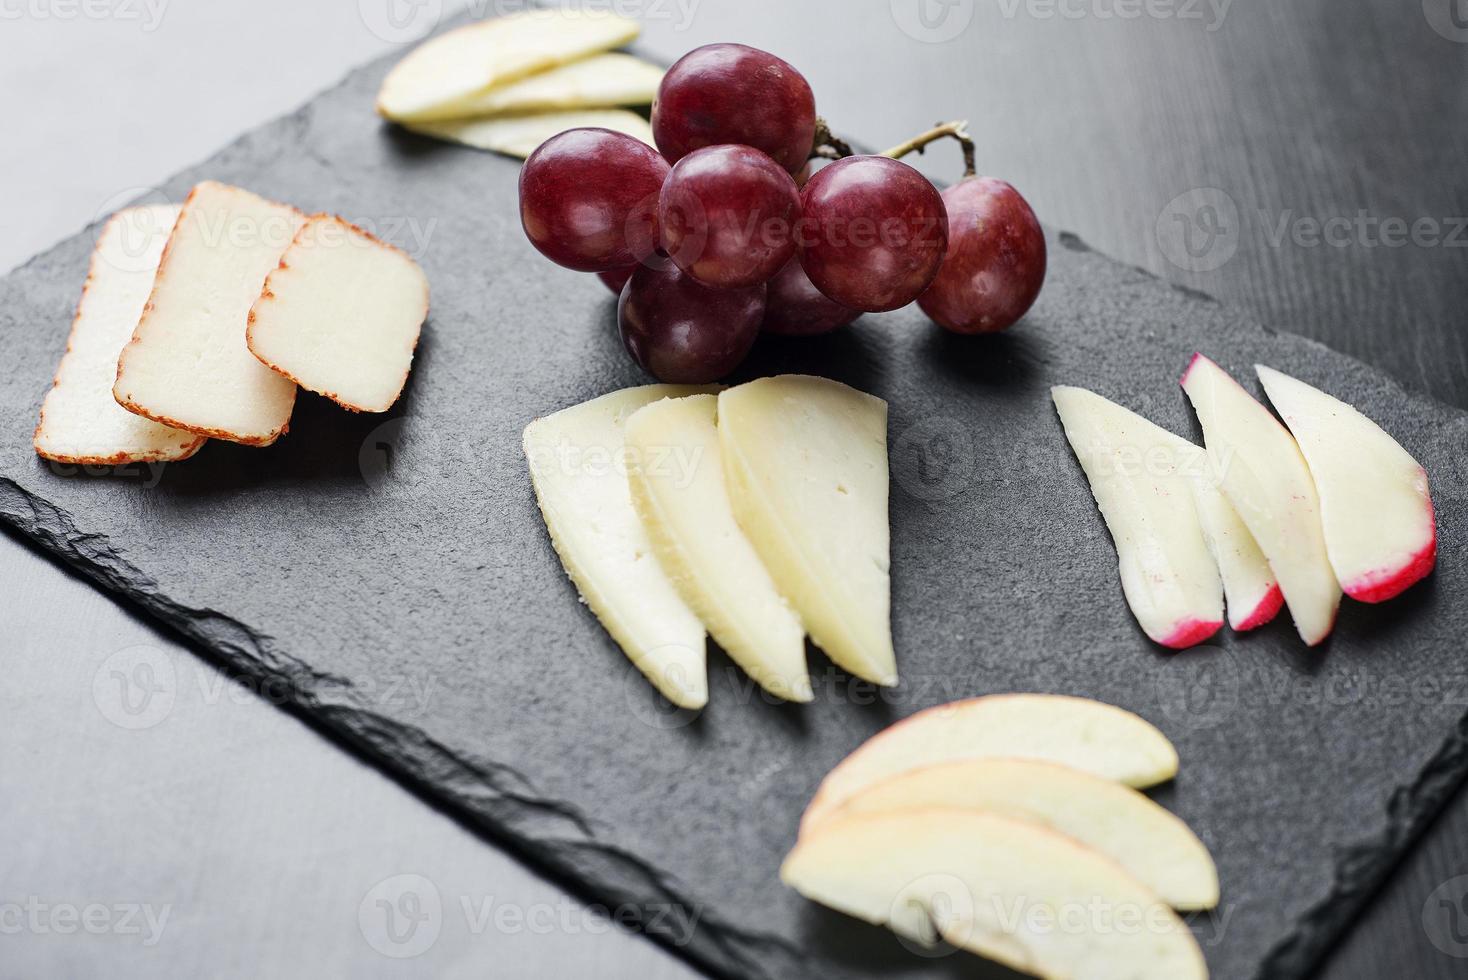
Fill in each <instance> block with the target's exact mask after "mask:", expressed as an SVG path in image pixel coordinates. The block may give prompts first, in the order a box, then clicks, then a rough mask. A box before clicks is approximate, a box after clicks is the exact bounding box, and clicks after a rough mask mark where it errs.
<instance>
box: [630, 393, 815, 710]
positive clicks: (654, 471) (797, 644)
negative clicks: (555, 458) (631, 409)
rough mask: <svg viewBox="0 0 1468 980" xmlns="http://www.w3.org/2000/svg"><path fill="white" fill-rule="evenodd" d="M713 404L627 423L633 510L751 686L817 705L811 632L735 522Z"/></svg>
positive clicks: (658, 411)
mask: <svg viewBox="0 0 1468 980" xmlns="http://www.w3.org/2000/svg"><path fill="white" fill-rule="evenodd" d="M717 404H718V399H717V398H716V397H715V396H714V395H690V396H688V397H687V398H676V399H668V400H665V401H660V402H655V403H653V404H651V405H648V406H647V407H646V408H642V409H639V410H638V411H637V412H636V413H634V414H633V416H632V417H631V418H630V419H628V420H627V433H626V435H627V449H628V454H627V461H628V473H627V475H628V479H629V480H630V482H631V488H632V501H633V503H634V504H635V505H636V507H637V512H638V514H640V515H641V517H642V524H643V527H644V528H646V529H647V532H648V536H649V537H650V538H651V540H652V545H653V550H654V551H655V552H656V553H657V556H658V560H659V561H660V562H661V563H662V566H663V571H664V572H666V573H667V575H668V577H669V578H670V579H672V581H673V585H674V586H675V587H676V588H677V589H678V593H679V594H680V595H681V596H682V597H683V599H684V601H685V602H687V603H688V606H689V608H691V609H692V610H693V611H694V612H695V613H696V614H697V615H698V618H699V619H701V620H702V621H703V624H704V625H705V626H706V627H708V631H709V633H710V634H711V635H712V636H713V638H714V639H715V640H717V641H718V643H719V645H720V646H722V647H723V648H724V649H725V650H726V651H728V653H729V656H730V657H732V658H733V659H734V661H735V663H737V664H739V666H740V667H742V668H743V669H744V671H745V673H747V674H749V676H750V677H752V678H754V680H755V681H756V682H757V683H758V684H759V685H760V686H761V687H763V688H764V689H765V690H767V691H769V692H770V693H771V694H774V695H776V696H777V697H781V698H785V699H786V700H789V701H809V700H810V699H811V686H810V677H809V675H808V674H807V673H806V666H805V630H804V629H803V628H802V627H801V625H800V620H799V619H797V618H796V616H795V613H794V612H793V611H792V610H791V609H790V607H789V605H787V604H786V602H785V599H784V598H783V597H782V596H781V595H780V593H779V591H778V590H777V589H776V588H775V583H774V581H773V580H772V579H771V578H770V573H769V572H768V571H767V570H766V569H765V566H764V565H763V563H761V562H760V559H759V556H758V555H757V554H756V553H755V550H754V546H753V545H751V544H750V543H749V539H748V538H747V537H745V535H744V532H743V531H741V530H740V529H739V525H738V524H737V523H735V520H734V510H733V506H732V505H731V504H730V503H729V493H728V490H727V488H726V485H725V482H724V468H723V463H722V460H721V459H720V455H719V452H720V451H719V430H718V425H717V421H716V417H717V416H716V412H717V409H716V406H717Z"/></svg>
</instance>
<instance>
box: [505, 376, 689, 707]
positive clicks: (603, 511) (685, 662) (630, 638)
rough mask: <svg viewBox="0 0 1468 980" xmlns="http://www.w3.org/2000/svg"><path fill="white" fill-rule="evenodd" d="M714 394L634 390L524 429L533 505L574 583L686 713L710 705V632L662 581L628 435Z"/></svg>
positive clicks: (664, 579) (673, 388) (652, 388)
mask: <svg viewBox="0 0 1468 980" xmlns="http://www.w3.org/2000/svg"><path fill="white" fill-rule="evenodd" d="M708 391H709V389H707V388H692V387H682V386H678V385H646V386H644V387H641V388H628V389H625V390H623V391H614V392H612V393H611V394H609V395H603V396H602V397H600V398H593V399H592V400H591V401H589V402H584V403H582V404H580V405H575V406H573V407H571V408H567V409H563V410H562V411H559V412H556V413H555V414H554V415H548V416H546V417H545V418H540V419H536V420H535V421H534V422H531V423H530V424H529V425H528V426H526V427H525V457H526V459H527V461H528V462H529V464H530V480H531V482H532V483H533V484H534V486H535V498H536V501H537V502H538V503H539V504H540V512H541V514H542V515H543V516H544V517H545V526H546V529H547V530H548V531H550V538H551V544H552V545H553V546H554V547H555V549H556V553H557V554H558V555H559V556H560V558H561V564H562V565H564V566H565V569H566V574H567V575H569V576H570V577H571V581H572V582H573V583H575V585H576V588H577V589H578V590H579V591H580V593H581V598H582V601H584V602H585V603H586V604H587V605H588V606H589V607H591V611H592V612H593V613H595V614H596V618H597V619H599V620H601V623H602V625H603V626H605V627H606V629H607V632H608V633H610V634H611V635H612V639H614V640H616V641H617V644H618V645H619V646H621V648H622V649H623V651H625V652H626V654H627V656H628V658H629V659H630V660H631V661H632V663H633V664H635V665H636V666H637V669H638V670H640V671H642V673H643V674H644V675H646V677H647V679H648V680H650V681H652V683H653V684H654V685H655V686H656V687H657V689H658V690H659V691H661V692H662V694H663V696H664V697H666V698H667V699H668V700H669V701H671V702H673V703H674V704H676V705H678V706H679V707H680V708H701V707H703V706H704V705H705V704H706V703H707V702H708V669H707V666H706V662H705V659H704V657H705V653H704V629H703V623H701V622H699V619H698V617H697V616H696V615H694V613H693V610H691V609H689V608H688V605H687V604H686V603H685V602H684V601H683V599H682V598H681V597H680V596H679V595H678V591H677V589H675V588H674V587H673V583H672V582H670V581H669V580H668V576H667V575H666V574H665V573H664V572H663V569H662V566H661V565H660V564H659V563H658V560H657V557H656V556H655V555H654V554H653V550H652V543H651V542H650V541H649V540H648V537H647V532H646V530H644V528H643V526H642V520H641V519H640V518H639V517H638V516H637V511H636V509H635V508H634V507H633V506H632V494H631V491H630V490H629V489H628V486H627V474H626V472H625V462H624V460H625V453H626V446H625V441H624V432H625V426H626V422H627V419H628V418H629V417H630V416H631V415H632V413H633V412H635V411H637V410H638V409H639V408H642V407H643V406H644V405H648V404H651V403H652V402H655V401H658V400H660V399H663V398H678V397H681V396H683V395H693V394H701V393H706V392H708Z"/></svg>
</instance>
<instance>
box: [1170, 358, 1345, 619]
mask: <svg viewBox="0 0 1468 980" xmlns="http://www.w3.org/2000/svg"><path fill="white" fill-rule="evenodd" d="M1182 387H1183V390H1184V391H1185V392H1187V393H1188V398H1189V400H1191V401H1192V403H1193V410H1194V411H1195V412H1197V413H1198V421H1200V422H1201V423H1202V424H1203V437H1204V442H1205V443H1207V446H1208V458H1209V461H1210V462H1211V464H1212V468H1213V471H1214V473H1216V474H1217V475H1218V477H1219V486H1220V487H1221V488H1222V490H1223V493H1224V496H1226V497H1227V498H1228V500H1229V503H1231V504H1233V506H1234V509H1235V510H1237V511H1238V514H1239V516H1240V517H1241V518H1243V520H1244V524H1245V525H1246V526H1247V527H1248V528H1249V533H1250V534H1252V535H1253V536H1254V540H1255V541H1256V542H1258V544H1259V550H1260V551H1262V552H1264V557H1265V558H1267V559H1269V567H1270V568H1271V569H1273V570H1274V574H1275V576H1276V577H1277V578H1278V580H1279V587H1280V591H1281V592H1283V593H1284V599H1285V603H1286V605H1288V606H1289V608H1290V615H1291V616H1292V617H1293V618H1294V621H1295V629H1296V630H1298V631H1299V633H1300V638H1301V639H1302V640H1304V641H1305V642H1306V643H1307V644H1309V645H1310V646H1315V645H1316V644H1318V643H1320V642H1321V641H1322V640H1324V639H1325V638H1326V637H1327V636H1329V635H1330V631H1331V629H1332V628H1333V627H1334V626H1335V617H1336V612H1337V610H1338V609H1339V608H1340V602H1341V587H1340V584H1339V583H1338V582H1337V581H1336V577H1335V572H1333V571H1332V570H1331V566H1330V559H1329V557H1328V556H1327V553H1326V548H1325V532H1324V530H1323V529H1322V527H1321V523H1320V499H1319V497H1318V496H1317V494H1316V491H1315V481H1314V480H1313V479H1312V478H1311V476H1310V469H1309V467H1308V466H1306V465H1305V457H1304V456H1302V455H1300V447H1299V446H1298V445H1297V444H1296V443H1295V440H1294V437H1293V436H1291V435H1290V434H1289V432H1287V431H1286V430H1285V427H1284V426H1282V425H1280V424H1279V421H1278V420H1277V419H1275V417H1274V416H1273V415H1271V414H1270V413H1269V409H1267V408H1265V407H1264V406H1263V405H1261V404H1259V402H1257V401H1256V400H1255V399H1254V397H1253V396H1252V395H1250V394H1249V393H1248V392H1247V391H1245V390H1244V389H1243V387H1242V386H1241V385H1240V384H1239V383H1238V382H1237V381H1235V380H1234V379H1233V378H1231V377H1229V375H1228V373H1227V372H1226V371H1224V370H1223V369H1222V368H1221V367H1219V366H1218V365H1217V364H1215V363H1213V362H1212V361H1210V360H1209V359H1208V358H1206V357H1204V356H1203V355H1202V354H1194V355H1193V360H1192V362H1191V363H1190V364H1189V365H1188V369H1187V371H1185V372H1184V373H1183V377H1182Z"/></svg>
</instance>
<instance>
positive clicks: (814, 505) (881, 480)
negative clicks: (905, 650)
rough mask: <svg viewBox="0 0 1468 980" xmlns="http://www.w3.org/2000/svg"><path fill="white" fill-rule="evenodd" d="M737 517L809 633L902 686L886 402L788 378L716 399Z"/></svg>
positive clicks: (848, 663)
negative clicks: (895, 642)
mask: <svg viewBox="0 0 1468 980" xmlns="http://www.w3.org/2000/svg"><path fill="white" fill-rule="evenodd" d="M719 440H720V445H721V446H722V448H723V458H724V473H725V477H726V479H727V481H728V486H729V498H730V501H731V503H732V504H733V506H734V515H735V517H736V518H737V519H738V521H739V526H740V527H741V528H743V529H744V533H745V534H747V535H749V539H750V541H752V542H753V543H754V548H755V551H756V552H758V553H759V556H760V559H761V560H762V561H763V562H764V565H765V567H766V568H768V569H769V571H770V577H771V578H773V579H774V580H775V585H776V586H777V587H778V588H779V589H780V593H781V594H782V595H784V596H785V597H786V599H788V600H789V601H790V604H791V605H792V606H793V607H795V611H796V612H797V613H798V614H799V615H800V618H801V621H802V622H803V623H804V624H805V628H806V629H807V630H808V631H809V632H810V635H811V638H812V639H813V640H815V642H816V644H817V645H818V646H820V648H821V649H822V650H824V651H826V654H827V655H828V656H829V657H830V658H831V659H832V660H834V661H835V662H836V663H837V664H839V665H840V666H841V667H842V668H844V669H845V670H848V671H850V672H851V673H853V674H855V675H856V676H858V677H860V678H862V679H863V680H868V681H871V682H872V683H874V684H881V685H885V686H890V685H893V684H896V683H897V658H896V655H895V653H894V652H893V648H892V612H891V607H892V584H891V579H890V578H889V575H888V568H889V565H890V562H891V558H890V545H891V539H890V533H891V532H890V529H889V526H888V523H887V492H888V488H887V483H888V478H887V403H886V402H884V401H882V399H880V398H876V397H874V396H872V395H868V394H864V393H863V392H860V391H857V390H856V389H855V388H849V387H847V386H846V385H844V384H841V383H839V382H836V381H829V380H827V379H825V378H814V377H809V376H806V375H798V374H787V375H781V376H780V377H776V378H761V379H759V380H758V381H751V382H749V383H748V384H742V385H739V386H738V387H736V388H729V389H727V390H726V391H723V392H721V393H720V394H719Z"/></svg>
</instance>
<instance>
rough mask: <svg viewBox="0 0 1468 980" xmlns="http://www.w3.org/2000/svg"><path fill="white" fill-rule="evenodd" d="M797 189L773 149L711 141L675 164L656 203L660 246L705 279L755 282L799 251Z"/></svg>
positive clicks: (733, 284) (723, 285)
mask: <svg viewBox="0 0 1468 980" xmlns="http://www.w3.org/2000/svg"><path fill="white" fill-rule="evenodd" d="M799 217H800V191H798V190H797V189H796V187H795V181H793V180H791V179H790V175H789V174H788V173H786V172H785V171H784V169H782V168H781V167H780V165H779V164H778V163H776V162H775V161H774V160H772V159H770V158H769V156H768V155H766V154H764V153H761V152H760V151H759V150H756V149H754V148H753V147H749V146H734V145H725V146H706V147H704V148H703V149H701V150H694V151H693V152H692V153H690V154H688V155H687V156H686V157H684V158H683V159H681V160H679V161H678V163H677V164H676V165H675V166H674V167H673V172H672V173H670V174H669V175H668V179H667V180H666V181H665V182H664V183H663V192H662V196H661V197H660V199H659V203H658V229H659V232H660V234H661V235H662V243H663V250H664V251H665V252H667V253H668V255H670V256H672V259H673V261H674V262H675V263H677V265H678V268H680V269H682V270H683V271H684V272H686V273H688V274H689V275H690V276H692V277H693V278H695V279H697V280H698V281H699V282H701V283H703V284H704V285H705V286H717V287H718V288H720V289H737V288H740V287H743V286H756V285H758V284H760V283H762V282H764V281H766V280H767V279H769V278H770V277H771V276H773V275H774V274H775V273H777V272H779V271H780V267H781V266H783V265H784V264H785V263H786V262H787V261H789V259H790V257H791V256H792V255H794V254H795V239H794V237H793V235H794V232H795V223H796V221H797V220H798V219H799Z"/></svg>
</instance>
